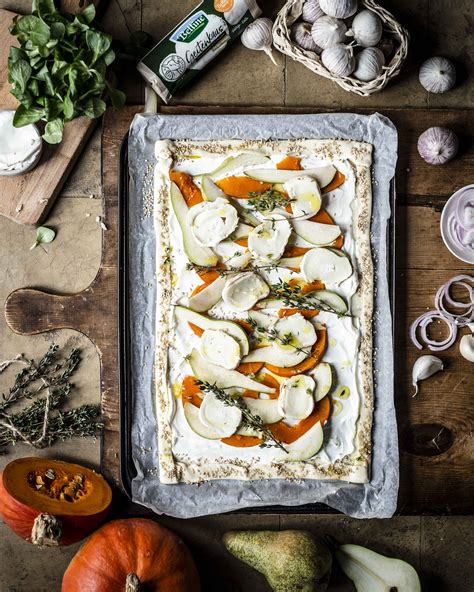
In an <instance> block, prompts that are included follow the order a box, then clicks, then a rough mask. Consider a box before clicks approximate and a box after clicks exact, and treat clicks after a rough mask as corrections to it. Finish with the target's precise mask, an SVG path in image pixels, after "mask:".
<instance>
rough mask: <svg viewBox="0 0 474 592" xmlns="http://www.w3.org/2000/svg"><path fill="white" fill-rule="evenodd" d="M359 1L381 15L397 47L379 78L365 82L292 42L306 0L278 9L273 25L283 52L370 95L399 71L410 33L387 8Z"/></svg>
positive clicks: (368, 0)
mask: <svg viewBox="0 0 474 592" xmlns="http://www.w3.org/2000/svg"><path fill="white" fill-rule="evenodd" d="M359 2H360V5H361V6H362V7H364V8H367V9H368V10H372V11H373V12H375V14H377V15H378V16H379V17H380V18H381V19H382V23H383V30H384V33H387V34H388V35H389V36H391V37H392V38H393V40H394V42H395V47H396V51H395V53H394V55H393V56H392V59H391V60H390V63H389V64H387V65H386V66H385V67H384V69H383V70H382V74H381V75H380V76H379V77H378V78H375V79H374V80H371V81H370V82H363V81H361V80H357V78H353V77H351V76H344V77H340V76H335V75H334V74H333V73H332V72H329V70H328V69H327V68H326V67H325V66H323V63H322V62H321V59H320V57H319V56H318V55H317V54H315V53H314V52H312V51H307V50H305V49H302V48H301V47H298V46H297V45H296V44H295V43H294V42H293V40H292V39H291V36H290V29H291V25H292V24H293V23H294V22H295V21H296V20H298V18H299V17H300V16H301V13H302V10H303V3H304V0H289V2H287V3H286V4H285V6H284V7H283V8H282V9H281V10H280V12H279V13H278V16H277V18H276V20H275V24H274V26H273V44H274V46H275V47H276V48H277V49H278V50H279V51H281V52H282V53H285V54H286V55H289V56H290V57H291V58H293V59H294V60H297V61H298V62H301V63H302V64H304V65H305V66H306V67H307V68H309V69H310V70H312V71H313V72H316V74H319V75H320V76H324V78H329V80H334V82H337V84H339V86H342V88H343V89H344V90H348V91H350V92H353V93H356V94H358V95H361V96H363V97H368V96H369V95H371V94H373V93H376V92H378V91H380V90H382V89H383V88H384V86H386V84H387V83H388V81H389V80H391V79H392V78H394V77H395V76H396V75H397V74H398V73H399V72H400V68H401V67H402V64H403V62H404V61H405V58H406V57H407V53H408V42H409V39H410V36H409V34H408V31H407V30H406V29H405V28H404V27H402V26H401V25H400V24H399V23H398V22H397V21H396V20H395V18H394V17H393V16H392V15H391V14H390V13H389V12H388V11H387V10H385V8H382V7H381V6H379V5H378V4H376V3H375V2H374V1H373V0H359ZM397 46H398V47H397Z"/></svg>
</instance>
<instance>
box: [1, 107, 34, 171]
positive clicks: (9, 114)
mask: <svg viewBox="0 0 474 592" xmlns="http://www.w3.org/2000/svg"><path fill="white" fill-rule="evenodd" d="M0 113H1V114H2V118H1V120H0V137H2V138H3V139H4V138H5V134H6V133H8V132H10V131H11V130H12V129H14V130H17V129H18V130H19V131H20V130H21V133H22V134H23V135H24V136H25V137H27V135H28V134H29V139H28V141H29V142H30V143H31V148H30V147H29V146H27V147H26V148H25V155H26V156H27V158H26V159H25V160H23V161H19V162H18V163H17V164H16V165H15V166H14V167H13V166H12V167H11V168H3V167H2V166H1V165H0V176H4V177H12V176H15V175H23V174H24V173H27V172H28V171H31V169H33V168H34V167H35V166H36V165H37V164H38V162H39V160H40V158H41V153H42V151H43V139H42V138H41V134H40V131H39V129H38V127H37V126H36V125H35V124H34V123H30V124H29V125H25V126H24V127H23V128H13V125H12V122H13V116H14V114H15V111H14V110H13V109H0ZM5 116H6V117H5ZM7 128H8V129H7ZM5 146H6V143H5V141H2V143H1V144H0V155H2V154H3V155H5V154H6V152H5ZM33 146H34V148H33ZM17 148H18V149H20V148H21V142H20V143H18V144H17Z"/></svg>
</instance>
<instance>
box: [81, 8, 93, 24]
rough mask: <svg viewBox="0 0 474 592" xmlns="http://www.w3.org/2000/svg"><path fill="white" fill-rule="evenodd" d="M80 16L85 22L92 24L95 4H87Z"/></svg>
mask: <svg viewBox="0 0 474 592" xmlns="http://www.w3.org/2000/svg"><path fill="white" fill-rule="evenodd" d="M80 17H81V19H82V21H83V22H84V23H87V24H88V25H90V24H91V23H92V21H93V20H94V19H95V6H94V5H93V4H89V6H86V8H84V10H83V11H82V12H81V13H80Z"/></svg>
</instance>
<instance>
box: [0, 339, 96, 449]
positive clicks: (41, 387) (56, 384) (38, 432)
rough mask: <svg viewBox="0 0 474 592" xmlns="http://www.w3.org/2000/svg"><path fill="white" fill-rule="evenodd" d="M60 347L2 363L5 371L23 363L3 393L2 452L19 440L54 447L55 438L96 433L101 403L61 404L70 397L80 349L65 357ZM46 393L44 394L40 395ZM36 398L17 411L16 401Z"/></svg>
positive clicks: (0, 406) (0, 418) (0, 402)
mask: <svg viewBox="0 0 474 592" xmlns="http://www.w3.org/2000/svg"><path fill="white" fill-rule="evenodd" d="M58 349H59V348H58V346H57V345H52V346H50V348H49V349H48V351H47V352H46V353H45V354H44V355H43V357H42V358H41V359H40V360H39V361H38V362H35V361H34V360H27V359H25V358H24V357H23V356H22V355H18V356H16V357H15V358H14V359H13V360H7V361H6V362H2V363H1V364H0V372H3V371H4V370H5V369H6V368H8V366H10V365H11V364H15V363H17V364H21V365H22V366H23V368H22V370H21V371H20V372H19V373H18V374H17V375H16V377H15V382H14V384H13V386H12V387H11V388H10V389H9V391H8V392H7V393H3V394H2V397H1V400H0V451H1V452H3V451H4V448H5V447H6V446H8V445H11V444H15V443H16V442H24V443H26V444H29V445H30V446H33V447H34V448H45V447H47V446H51V444H53V443H54V442H55V441H56V440H66V439H68V438H72V437H75V436H79V437H83V438H85V437H87V436H95V435H96V434H97V431H98V429H100V427H101V424H100V423H98V418H99V416H100V409H99V406H98V405H81V406H80V407H75V408H73V409H69V410H67V411H61V407H62V406H63V405H64V403H65V402H66V401H67V400H68V399H69V396H70V394H71V391H72V389H73V384H72V383H71V382H70V379H71V377H72V375H73V374H74V372H75V370H76V369H77V367H78V365H79V363H80V359H81V358H80V351H79V350H78V349H73V350H72V351H71V352H70V353H69V355H68V356H66V358H65V359H64V360H61V359H60V357H59V355H58ZM43 392H46V396H45V397H39V396H38V395H39V394H40V393H43ZM30 399H34V401H33V402H32V403H30V404H29V405H26V406H24V407H23V408H21V409H19V410H17V411H16V412H12V411H11V407H12V406H13V405H15V404H21V403H24V402H25V401H27V400H30Z"/></svg>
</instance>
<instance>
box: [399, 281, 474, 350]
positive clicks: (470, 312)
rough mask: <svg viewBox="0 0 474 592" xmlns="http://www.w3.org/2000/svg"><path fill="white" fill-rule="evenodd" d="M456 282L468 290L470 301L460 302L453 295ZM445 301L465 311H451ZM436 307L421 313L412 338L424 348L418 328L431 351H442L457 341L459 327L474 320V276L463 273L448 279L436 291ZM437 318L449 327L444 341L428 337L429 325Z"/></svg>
mask: <svg viewBox="0 0 474 592" xmlns="http://www.w3.org/2000/svg"><path fill="white" fill-rule="evenodd" d="M455 284H459V285H460V286H462V287H463V288H465V289H466V290H467V292H468V295H469V298H470V302H460V301H459V300H455V299H454V298H453V297H452V296H451V294H450V289H451V287H452V286H453V285H455ZM444 301H446V302H447V303H448V304H449V305H450V306H453V307H455V308H460V309H462V310H463V311H464V312H462V313H459V314H457V313H452V312H449V311H448V310H446V305H445V302H444ZM435 307H436V310H430V311H428V312H425V313H423V314H422V315H420V316H419V317H418V318H417V319H416V320H415V321H414V322H413V323H412V325H411V327H410V337H411V340H412V341H413V343H414V345H415V346H416V347H417V348H418V349H423V345H422V344H421V342H420V340H419V339H418V337H417V334H416V332H417V329H419V331H420V337H421V340H422V341H423V342H424V344H425V345H426V346H428V348H429V349H430V350H431V351H442V350H444V349H447V348H448V347H451V345H453V343H454V342H455V341H456V336H457V333H458V327H463V326H464V325H467V324H468V323H471V322H472V321H473V320H474V277H472V276H470V275H466V274H461V275H457V276H456V277H453V278H451V279H450V280H449V281H447V282H446V283H445V284H444V285H443V286H441V288H439V290H438V291H437V292H436V296H435ZM435 319H438V320H440V321H444V322H445V323H446V324H447V325H448V328H449V335H448V337H446V339H443V340H442V341H436V340H434V339H431V338H430V337H428V333H427V327H428V325H429V324H430V323H431V322H432V321H434V320H435Z"/></svg>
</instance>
